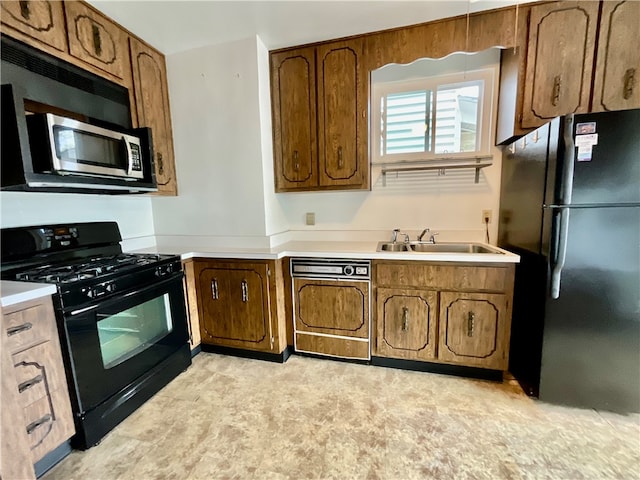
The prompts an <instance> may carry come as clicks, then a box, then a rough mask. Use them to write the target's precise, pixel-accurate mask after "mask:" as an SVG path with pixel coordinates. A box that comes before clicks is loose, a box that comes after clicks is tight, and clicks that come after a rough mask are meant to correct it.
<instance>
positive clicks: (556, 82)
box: [551, 75, 562, 107]
mask: <svg viewBox="0 0 640 480" xmlns="http://www.w3.org/2000/svg"><path fill="white" fill-rule="evenodd" d="M561 85H562V77H561V76H560V75H556V77H555V78H554V79H553V95H552V97H551V104H552V105H553V106H554V107H555V106H557V105H558V102H559V101H560V87H561Z"/></svg>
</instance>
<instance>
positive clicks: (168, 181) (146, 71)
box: [129, 38, 177, 195]
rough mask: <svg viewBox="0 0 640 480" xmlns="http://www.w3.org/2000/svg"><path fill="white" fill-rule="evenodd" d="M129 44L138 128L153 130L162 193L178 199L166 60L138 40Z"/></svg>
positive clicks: (132, 39)
mask: <svg viewBox="0 0 640 480" xmlns="http://www.w3.org/2000/svg"><path fill="white" fill-rule="evenodd" d="M129 41H130V45H131V68H132V70H133V89H134V96H135V104H136V105H135V108H136V112H137V115H138V126H140V127H151V133H152V135H153V151H154V155H155V169H156V181H157V182H158V193H161V194H165V195H177V184H176V174H175V159H174V154H173V133H172V129H171V113H170V111H169V92H168V90H167V72H166V67H165V60H164V56H163V55H162V54H161V53H160V52H158V51H156V50H154V49H152V48H151V47H148V46H147V45H145V44H143V43H142V42H140V41H138V40H136V39H135V38H130V39H129Z"/></svg>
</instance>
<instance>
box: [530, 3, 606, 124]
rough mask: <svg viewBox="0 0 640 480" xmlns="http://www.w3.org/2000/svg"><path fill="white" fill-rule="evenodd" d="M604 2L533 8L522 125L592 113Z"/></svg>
mask: <svg viewBox="0 0 640 480" xmlns="http://www.w3.org/2000/svg"><path fill="white" fill-rule="evenodd" d="M598 8H599V4H598V2H592V1H579V2H576V1H563V2H554V3H551V4H544V5H540V6H533V7H531V13H530V22H529V40H528V47H527V49H528V50H527V52H528V53H527V69H526V76H525V84H524V106H523V112H522V126H523V127H526V128H533V127H538V126H540V125H543V124H544V123H546V122H547V121H549V120H551V119H552V118H555V117H557V116H559V115H565V114H568V113H584V112H587V111H588V110H589V100H590V97H591V77H592V70H593V59H594V54H595V48H594V45H595V39H596V31H597V28H598Z"/></svg>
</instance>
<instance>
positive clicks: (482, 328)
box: [438, 292, 509, 370]
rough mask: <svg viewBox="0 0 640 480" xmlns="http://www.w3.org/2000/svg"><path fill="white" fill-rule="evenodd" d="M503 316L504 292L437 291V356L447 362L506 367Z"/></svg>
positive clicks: (486, 366)
mask: <svg viewBox="0 0 640 480" xmlns="http://www.w3.org/2000/svg"><path fill="white" fill-rule="evenodd" d="M507 319H508V314H507V296H506V295H500V294H484V293H459V292H441V293H440V341H439V346H438V358H439V359H440V360H443V361H446V362H451V363H461V364H465V365H469V366H475V367H483V368H490V369H494V370H506V369H507V365H508V358H507V357H508V352H509V348H508V341H509V332H508V321H507Z"/></svg>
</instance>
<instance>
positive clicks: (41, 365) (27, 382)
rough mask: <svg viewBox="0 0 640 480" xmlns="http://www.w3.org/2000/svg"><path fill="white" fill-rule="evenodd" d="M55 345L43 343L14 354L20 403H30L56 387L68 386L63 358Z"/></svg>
mask: <svg viewBox="0 0 640 480" xmlns="http://www.w3.org/2000/svg"><path fill="white" fill-rule="evenodd" d="M58 354H59V352H58V351H57V350H56V348H55V345H52V344H51V343H50V342H48V341H47V342H45V343H41V344H39V345H36V346H35V347H32V348H28V349H27V350H23V351H22V352H19V353H16V354H14V355H13V367H14V375H15V379H16V384H17V388H18V393H19V394H20V400H19V401H20V404H21V405H30V404H32V403H33V402H35V401H36V400H39V399H40V398H43V397H46V396H47V395H49V394H50V393H51V391H52V389H56V388H64V387H65V386H66V378H65V373H64V368H63V365H62V361H61V360H62V359H61V358H58V357H59V355H58Z"/></svg>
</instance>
